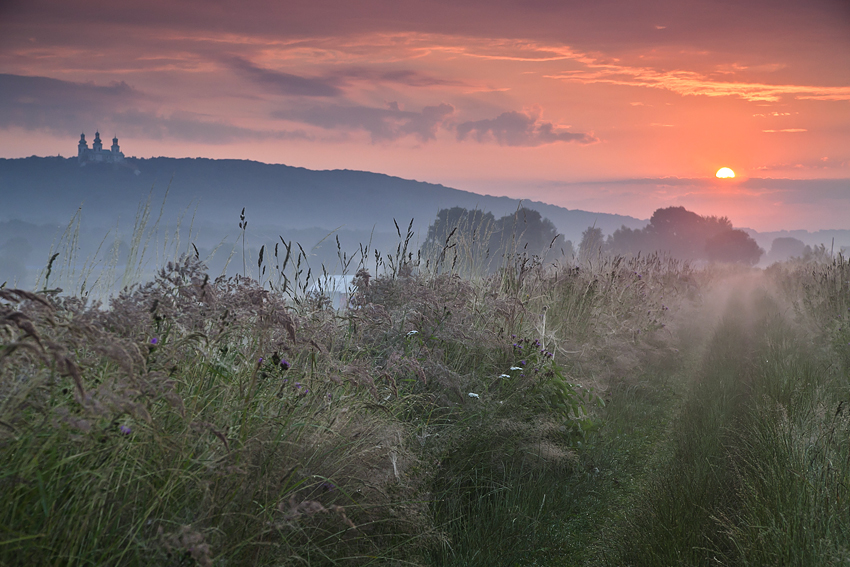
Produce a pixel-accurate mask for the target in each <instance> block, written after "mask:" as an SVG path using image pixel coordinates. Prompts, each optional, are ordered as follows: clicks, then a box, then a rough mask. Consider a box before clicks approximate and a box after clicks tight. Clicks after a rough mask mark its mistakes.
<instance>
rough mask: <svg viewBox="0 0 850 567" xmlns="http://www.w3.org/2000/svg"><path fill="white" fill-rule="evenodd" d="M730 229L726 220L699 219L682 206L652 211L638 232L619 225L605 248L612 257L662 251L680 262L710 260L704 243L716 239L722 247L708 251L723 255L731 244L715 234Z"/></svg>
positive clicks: (719, 218)
mask: <svg viewBox="0 0 850 567" xmlns="http://www.w3.org/2000/svg"><path fill="white" fill-rule="evenodd" d="M731 230H733V228H732V223H731V221H730V220H729V219H728V218H726V217H714V216H708V217H703V216H700V215H698V214H696V213H694V212H692V211H689V210H687V209H685V208H684V207H667V208H664V209H658V210H656V211H655V212H654V213H653V214H652V218H650V219H649V224H648V225H646V226H645V227H644V228H642V229H639V230H633V229H630V228H626V227H625V226H623V227H622V228H619V229H617V230H616V231H614V234H612V235H611V236H610V237H609V238H608V248H609V249H610V251H611V252H613V253H616V254H629V255H637V254H639V253H641V252H643V253H649V252H662V253H666V254H669V255H670V256H672V257H674V258H680V259H683V260H699V259H710V258H709V255H708V249H707V248H706V246H707V243H708V242H709V241H710V240H711V239H713V238H715V237H717V238H718V242H719V243H721V244H723V245H722V246H720V248H716V249H715V248H711V249H712V250H713V253H715V254H721V255H723V254H725V253H726V252H727V250H726V249H725V248H724V246H729V245H731V244H730V243H728V242H726V241H725V240H724V238H733V237H732V236H730V235H726V236H725V237H720V236H718V235H721V234H725V233H727V232H729V231H731ZM744 234H745V235H746V233H744ZM735 238H737V237H735ZM724 243H725V244H724ZM712 246H714V245H712ZM756 248H758V246H756Z"/></svg>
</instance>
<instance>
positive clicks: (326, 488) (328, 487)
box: [322, 482, 336, 492]
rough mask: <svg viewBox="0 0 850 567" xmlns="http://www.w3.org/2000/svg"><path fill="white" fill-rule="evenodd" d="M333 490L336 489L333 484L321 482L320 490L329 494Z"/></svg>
mask: <svg viewBox="0 0 850 567" xmlns="http://www.w3.org/2000/svg"><path fill="white" fill-rule="evenodd" d="M334 489H336V486H334V485H333V483H331V482H323V483H322V490H324V491H326V492H331V491H333V490H334Z"/></svg>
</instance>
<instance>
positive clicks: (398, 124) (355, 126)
mask: <svg viewBox="0 0 850 567" xmlns="http://www.w3.org/2000/svg"><path fill="white" fill-rule="evenodd" d="M454 110H455V109H454V107H453V106H451V105H450V104H445V103H441V104H438V105H435V106H425V107H424V108H423V109H422V110H421V111H420V112H413V111H408V110H401V109H400V108H399V106H398V103H396V102H392V103H389V104H388V105H387V108H374V107H369V106H360V105H351V106H345V105H324V106H312V107H309V108H303V109H292V110H281V111H276V112H274V113H272V116H273V117H274V118H278V119H283V120H291V121H297V122H302V123H305V124H310V125H312V126H318V127H320V128H324V129H327V130H332V129H341V130H348V131H357V130H365V131H366V132H368V133H369V135H370V136H371V138H372V142H373V143H376V142H389V141H394V140H398V139H400V138H403V137H405V136H414V137H415V138H417V139H418V140H420V141H421V142H427V141H429V140H433V139H435V138H436V136H437V130H438V129H439V128H440V126H441V125H442V124H443V123H444V122H445V120H446V118H447V117H449V116H451V114H452V113H454Z"/></svg>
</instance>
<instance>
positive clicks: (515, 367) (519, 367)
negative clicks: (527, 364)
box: [511, 366, 522, 370]
mask: <svg viewBox="0 0 850 567" xmlns="http://www.w3.org/2000/svg"><path fill="white" fill-rule="evenodd" d="M511 370H522V367H521V366H511Z"/></svg>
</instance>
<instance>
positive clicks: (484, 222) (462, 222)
mask: <svg viewBox="0 0 850 567" xmlns="http://www.w3.org/2000/svg"><path fill="white" fill-rule="evenodd" d="M495 226H496V220H495V218H494V217H493V213H485V212H484V211H479V210H477V209H475V210H472V211H470V210H468V209H465V208H463V207H452V208H451V209H441V210H440V211H439V212H438V213H437V218H436V219H435V220H434V222H433V223H432V224H431V226H429V227H428V234H427V236H426V237H425V242H424V243H423V244H422V255H423V256H424V257H425V258H438V257H440V256H444V255H445V253H446V252H449V251H450V250H451V251H452V253H453V254H454V253H456V252H458V250H457V248H458V247H460V248H463V254H464V255H467V256H468V255H469V254H472V255H474V256H476V257H478V256H488V250H489V247H490V238H491V236H492V234H493V231H494V230H495Z"/></svg>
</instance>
